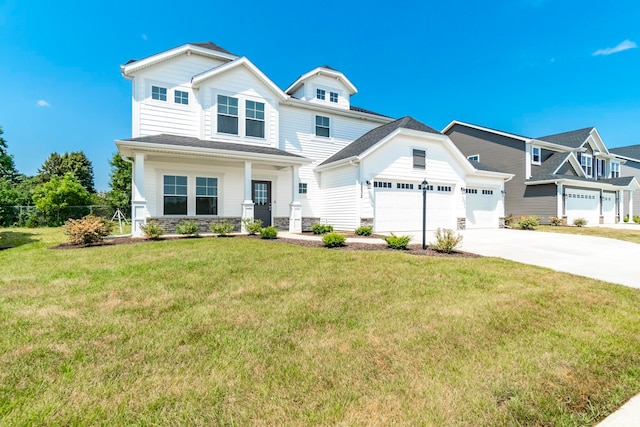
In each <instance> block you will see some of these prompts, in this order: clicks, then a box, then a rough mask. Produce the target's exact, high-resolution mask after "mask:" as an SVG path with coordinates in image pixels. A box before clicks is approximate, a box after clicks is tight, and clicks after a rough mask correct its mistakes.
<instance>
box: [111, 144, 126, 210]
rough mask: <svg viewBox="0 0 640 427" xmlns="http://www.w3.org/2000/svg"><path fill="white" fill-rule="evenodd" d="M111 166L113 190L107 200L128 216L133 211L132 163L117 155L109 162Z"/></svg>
mask: <svg viewBox="0 0 640 427" xmlns="http://www.w3.org/2000/svg"><path fill="white" fill-rule="evenodd" d="M109 164H110V165H111V173H110V174H109V177H110V178H111V179H110V180H109V187H111V190H110V191H109V193H108V194H107V199H108V200H109V204H110V205H111V206H113V207H114V208H116V209H120V210H121V211H122V212H123V213H124V214H125V215H127V213H128V212H129V211H130V210H131V173H132V172H131V163H127V162H125V161H124V160H122V157H120V154H118V153H115V154H114V155H113V157H112V158H111V160H109Z"/></svg>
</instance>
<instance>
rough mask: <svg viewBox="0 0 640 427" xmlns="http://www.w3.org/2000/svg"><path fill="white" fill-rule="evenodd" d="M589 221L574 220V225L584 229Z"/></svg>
mask: <svg viewBox="0 0 640 427" xmlns="http://www.w3.org/2000/svg"><path fill="white" fill-rule="evenodd" d="M587 222H588V221H587V220H586V219H585V218H576V219H574V220H573V225H575V226H576V227H584V226H585V225H587Z"/></svg>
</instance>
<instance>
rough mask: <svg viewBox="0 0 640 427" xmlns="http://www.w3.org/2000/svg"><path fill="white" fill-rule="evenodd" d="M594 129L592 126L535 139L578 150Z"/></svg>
mask: <svg viewBox="0 0 640 427" xmlns="http://www.w3.org/2000/svg"><path fill="white" fill-rule="evenodd" d="M594 129H595V128H594V127H593V126H592V127H588V128H584V129H578V130H572V131H569V132H562V133H556V134H554V135H547V136H541V137H540V138H536V139H539V140H542V141H546V142H551V143H553V144H558V145H564V146H565V147H569V148H580V146H581V145H582V144H584V142H585V141H586V140H587V138H589V135H591V132H593V130H594Z"/></svg>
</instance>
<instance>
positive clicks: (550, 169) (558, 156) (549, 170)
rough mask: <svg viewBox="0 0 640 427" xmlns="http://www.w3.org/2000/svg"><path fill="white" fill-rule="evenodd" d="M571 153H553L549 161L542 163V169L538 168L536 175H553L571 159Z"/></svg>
mask: <svg viewBox="0 0 640 427" xmlns="http://www.w3.org/2000/svg"><path fill="white" fill-rule="evenodd" d="M570 155H571V153H558V152H556V153H553V154H552V155H551V156H549V158H547V160H545V161H544V162H542V164H541V165H540V167H539V168H538V173H537V174H536V175H549V174H553V173H554V172H555V171H556V170H558V168H559V167H560V166H562V165H563V164H564V162H566V161H567V159H569V156H570Z"/></svg>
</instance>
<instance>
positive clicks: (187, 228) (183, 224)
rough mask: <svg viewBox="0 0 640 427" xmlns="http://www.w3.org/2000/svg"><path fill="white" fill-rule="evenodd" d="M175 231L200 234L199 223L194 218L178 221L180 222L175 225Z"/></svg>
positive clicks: (194, 234) (189, 234)
mask: <svg viewBox="0 0 640 427" xmlns="http://www.w3.org/2000/svg"><path fill="white" fill-rule="evenodd" d="M176 233H178V234H184V235H186V236H197V235H198V234H200V224H199V223H198V221H195V220H191V221H188V220H184V221H180V224H178V225H176Z"/></svg>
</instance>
